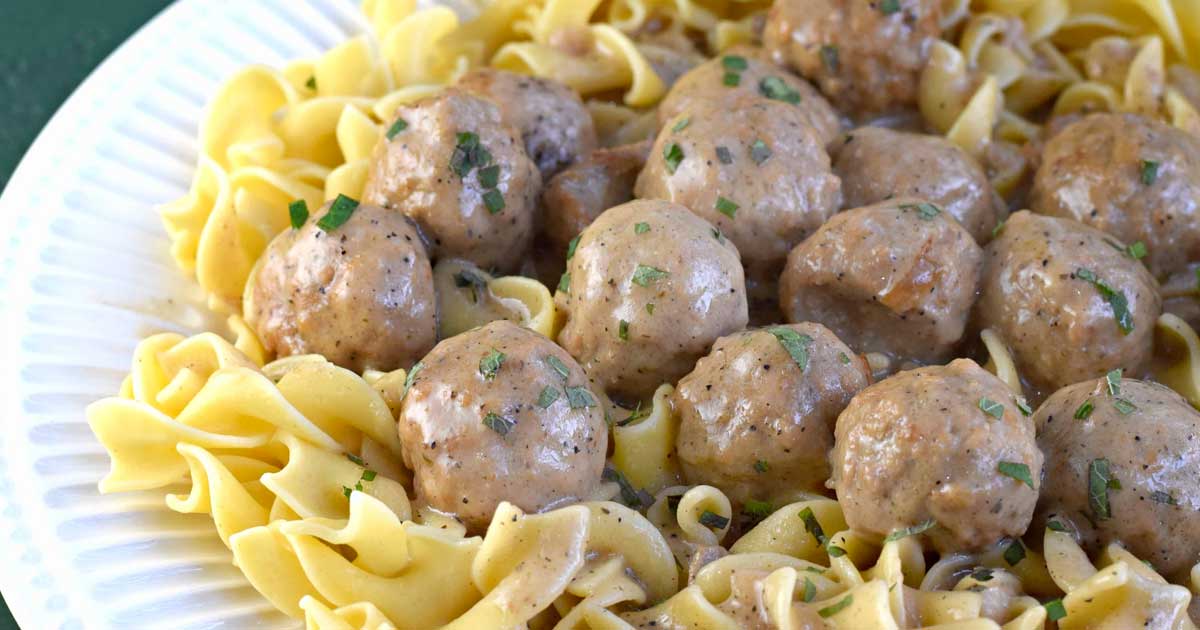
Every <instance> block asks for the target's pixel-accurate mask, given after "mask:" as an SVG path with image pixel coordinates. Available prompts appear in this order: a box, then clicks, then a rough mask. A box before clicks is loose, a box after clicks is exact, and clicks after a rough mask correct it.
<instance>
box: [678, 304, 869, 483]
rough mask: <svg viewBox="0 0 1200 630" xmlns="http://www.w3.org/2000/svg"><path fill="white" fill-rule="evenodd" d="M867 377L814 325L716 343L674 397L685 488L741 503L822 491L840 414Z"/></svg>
mask: <svg viewBox="0 0 1200 630" xmlns="http://www.w3.org/2000/svg"><path fill="white" fill-rule="evenodd" d="M869 375H870V369H869V368H868V367H867V363H866V361H865V360H863V359H862V357H860V356H858V355H856V354H854V351H853V350H851V349H850V348H849V347H847V346H846V344H844V343H842V342H841V340H839V339H838V338H837V337H836V336H834V334H833V333H832V332H830V331H829V329H828V328H826V327H824V326H822V325H820V324H808V323H806V324H793V325H791V326H773V327H771V328H766V329H759V330H753V331H747V332H741V333H737V334H734V335H730V336H728V337H722V338H721V339H718V340H717V343H716V344H714V345H713V349H712V353H710V354H709V355H708V356H706V357H704V358H703V359H700V361H699V362H698V363H697V364H696V369H695V370H693V371H692V373H691V374H688V375H687V376H685V377H683V379H682V380H680V381H679V386H678V387H677V388H676V390H675V395H674V399H673V403H674V407H675V411H676V413H678V414H679V416H680V420H681V425H680V428H679V437H678V438H677V440H676V444H677V448H678V452H679V459H680V463H681V464H682V465H683V471H684V474H685V475H686V476H687V480H688V483H691V484H708V485H712V486H716V487H718V488H721V490H722V491H723V492H725V494H727V495H729V497H730V498H732V499H733V500H735V501H737V502H739V503H743V504H744V503H745V502H746V501H749V500H752V499H754V500H760V501H773V502H778V501H788V500H790V499H792V498H794V497H795V496H796V493H798V492H816V493H820V492H821V491H822V490H823V489H824V485H825V481H826V480H827V479H829V449H831V448H832V447H833V425H834V423H835V422H836V420H837V415H838V414H839V413H841V412H842V409H845V407H846V404H847V403H849V402H850V398H851V397H853V396H854V394H856V393H858V391H859V390H861V389H862V388H864V387H866V386H867V384H868V383H869V382H870V376H869Z"/></svg>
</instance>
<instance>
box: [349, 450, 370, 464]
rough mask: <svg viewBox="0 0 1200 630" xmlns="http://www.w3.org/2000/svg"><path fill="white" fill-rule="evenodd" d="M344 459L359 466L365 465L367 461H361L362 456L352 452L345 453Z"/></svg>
mask: <svg viewBox="0 0 1200 630" xmlns="http://www.w3.org/2000/svg"><path fill="white" fill-rule="evenodd" d="M346 459H348V460H350V461H352V462H354V463H355V464H358V465H359V466H366V465H367V462H365V461H363V458H361V457H359V456H358V455H355V454H354V453H346Z"/></svg>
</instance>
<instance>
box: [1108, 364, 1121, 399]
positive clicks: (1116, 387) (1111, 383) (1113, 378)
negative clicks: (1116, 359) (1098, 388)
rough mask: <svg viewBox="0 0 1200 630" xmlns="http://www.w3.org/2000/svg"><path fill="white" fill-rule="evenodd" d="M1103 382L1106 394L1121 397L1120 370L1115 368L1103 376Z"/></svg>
mask: <svg viewBox="0 0 1200 630" xmlns="http://www.w3.org/2000/svg"><path fill="white" fill-rule="evenodd" d="M1104 382H1105V383H1107V384H1108V393H1109V394H1111V395H1113V396H1120V395H1121V368H1117V369H1115V370H1113V371H1111V372H1109V373H1108V374H1105V375H1104Z"/></svg>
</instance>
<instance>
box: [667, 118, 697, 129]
mask: <svg viewBox="0 0 1200 630" xmlns="http://www.w3.org/2000/svg"><path fill="white" fill-rule="evenodd" d="M690 124H692V119H691V117H688V118H684V119H683V120H680V121H679V122H677V123H675V126H674V127H671V131H673V132H675V133H679V132H680V131H683V130H684V129H687V128H688V125H690Z"/></svg>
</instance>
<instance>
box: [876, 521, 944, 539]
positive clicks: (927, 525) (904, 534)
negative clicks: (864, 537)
mask: <svg viewBox="0 0 1200 630" xmlns="http://www.w3.org/2000/svg"><path fill="white" fill-rule="evenodd" d="M935 526H937V521H935V520H933V519H927V520H926V521H924V522H922V523H917V524H916V525H913V526H912V527H905V528H904V529H897V530H896V531H894V532H892V533H890V534H888V535H887V537H886V538H884V539H883V542H885V543H890V542H894V541H897V540H900V539H901V538H908V537H909V536H916V535H917V534H923V533H925V532H927V531H929V530H931V529H933V528H934V527H935Z"/></svg>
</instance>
